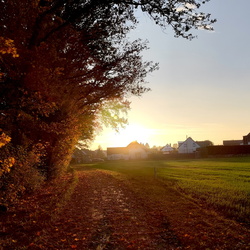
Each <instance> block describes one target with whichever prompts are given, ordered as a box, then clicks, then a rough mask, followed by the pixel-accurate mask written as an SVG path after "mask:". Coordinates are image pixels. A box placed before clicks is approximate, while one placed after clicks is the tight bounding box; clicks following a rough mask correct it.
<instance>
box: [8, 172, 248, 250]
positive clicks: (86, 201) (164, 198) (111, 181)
mask: <svg viewBox="0 0 250 250" xmlns="http://www.w3.org/2000/svg"><path fill="white" fill-rule="evenodd" d="M78 174H79V182H78V184H77V186H76V188H75V191H74V192H73V194H72V196H71V199H70V200H69V201H68V202H67V204H66V205H65V206H64V207H63V209H62V211H61V212H60V213H59V215H58V216H57V217H56V218H55V219H53V220H51V221H50V220H49V219H48V220H46V218H44V217H43V218H44V220H45V221H44V223H42V222H41V221H39V223H38V222H36V221H33V222H34V225H35V226H33V227H32V226H28V227H27V226H26V227H25V228H24V227H23V228H21V227H20V226H19V227H20V228H19V230H20V231H19V232H18V233H16V235H14V236H15V237H16V238H12V241H13V242H14V243H13V242H12V245H11V246H12V247H11V248H9V247H7V248H3V249H90V250H91V249H96V250H101V249H119V250H120V249H152V250H154V249H156V250H158V249H159V250H160V249H250V231H249V230H248V229H246V228H244V227H243V226H242V225H240V224H239V223H236V222H234V221H232V220H228V219H226V218H224V217H223V216H220V215H218V214H217V213H215V212H214V211H212V210H208V209H206V208H205V207H204V206H202V205H199V204H196V203H195V202H194V201H192V200H190V199H188V198H187V197H185V196H183V195H182V194H180V193H178V192H177V191H175V190H174V189H172V188H171V187H169V186H166V185H164V183H162V182H161V181H160V180H158V179H154V178H145V177H142V178H141V179H133V178H132V179H128V177H124V176H122V175H121V174H114V173H112V172H109V171H103V170H92V171H82V172H79V173H78ZM27 211H28V210H27ZM27 213H30V212H26V215H24V218H25V216H27ZM31 223H32V218H31ZM9 224H10V225H11V221H10V223H9ZM29 225H30V224H29ZM14 228H15V227H13V226H12V229H11V230H12V231H13V229H14ZM16 228H17V226H16ZM11 230H10V231H11ZM5 231H6V232H8V230H7V229H6V230H5ZM22 233H23V236H22ZM27 234H30V236H29V237H28V236H27ZM13 239H14V240H13ZM22 239H23V240H24V239H25V240H26V241H27V242H26V243H22V244H20V243H19V242H22ZM24 245H25V246H26V247H25V248H24V247H23V246H24ZM14 246H15V247H14Z"/></svg>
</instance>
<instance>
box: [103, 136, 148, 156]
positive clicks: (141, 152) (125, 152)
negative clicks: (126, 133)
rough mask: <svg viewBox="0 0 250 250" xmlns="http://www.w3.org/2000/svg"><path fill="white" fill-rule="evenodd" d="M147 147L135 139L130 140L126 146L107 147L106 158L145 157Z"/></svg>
mask: <svg viewBox="0 0 250 250" xmlns="http://www.w3.org/2000/svg"><path fill="white" fill-rule="evenodd" d="M147 157H148V153H147V149H146V147H145V146H143V145H141V144H140V143H138V142H137V141H134V142H131V143H130V144H129V145H128V146H127V147H113V148H107V158H108V160H132V159H146V158H147Z"/></svg>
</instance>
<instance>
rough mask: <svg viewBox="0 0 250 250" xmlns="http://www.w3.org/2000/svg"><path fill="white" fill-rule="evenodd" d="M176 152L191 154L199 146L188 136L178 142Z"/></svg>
mask: <svg viewBox="0 0 250 250" xmlns="http://www.w3.org/2000/svg"><path fill="white" fill-rule="evenodd" d="M178 144H179V147H178V152H179V153H180V154H191V153H194V152H195V151H196V150H197V148H200V146H199V145H198V144H197V143H196V142H195V141H194V140H193V139H192V138H191V137H188V138H187V139H186V140H185V141H184V142H178Z"/></svg>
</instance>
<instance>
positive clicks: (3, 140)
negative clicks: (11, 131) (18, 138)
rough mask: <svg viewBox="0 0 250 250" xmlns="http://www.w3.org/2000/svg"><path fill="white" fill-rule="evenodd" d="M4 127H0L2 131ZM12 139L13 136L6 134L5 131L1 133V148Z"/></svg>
mask: <svg viewBox="0 0 250 250" xmlns="http://www.w3.org/2000/svg"><path fill="white" fill-rule="evenodd" d="M1 131H2V129H0V132H1ZM10 140H11V137H10V136H8V135H6V134H5V133H4V132H2V133H1V134H0V148H1V147H3V146H4V145H6V144H7V143H9V142H10Z"/></svg>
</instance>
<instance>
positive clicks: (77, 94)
mask: <svg viewBox="0 0 250 250" xmlns="http://www.w3.org/2000/svg"><path fill="white" fill-rule="evenodd" d="M206 2H208V0H204V1H202V3H206ZM200 6H201V3H200V1H198V0H186V1H180V0H168V1H167V0H165V1H163V0H157V1H151V0H129V1H127V0H90V1H86V0H37V1H30V0H20V1H16V0H8V1H6V0H2V1H1V2H0V10H1V11H0V14H1V15H0V27H1V35H2V37H1V39H0V42H1V43H0V45H1V46H0V52H1V51H5V53H2V57H1V58H0V59H1V87H0V93H1V94H0V110H1V112H0V120H1V125H2V130H3V131H4V133H5V134H6V135H8V136H9V137H10V138H11V142H10V144H11V146H12V147H13V148H22V150H24V149H25V150H26V151H27V152H33V151H32V150H33V147H34V145H42V147H41V148H42V150H43V151H44V150H45V151H46V154H44V153H43V154H41V152H38V151H39V150H38V151H37V154H40V155H43V157H41V160H40V166H38V167H39V168H40V169H42V170H43V171H44V172H45V173H46V174H47V177H50V178H52V177H56V176H58V175H59V174H60V173H61V172H62V170H64V169H65V168H66V166H67V165H68V163H69V161H70V156H71V154H72V152H73V149H74V145H75V144H76V143H77V141H78V140H79V139H81V140H83V141H88V140H91V139H92V138H93V136H94V133H95V128H96V127H98V126H100V121H101V120H102V119H100V117H103V118H104V119H103V120H104V121H106V122H107V121H108V119H107V118H108V117H110V118H112V119H111V120H110V119H109V123H110V124H111V125H112V126H115V127H116V126H117V125H118V124H120V123H122V124H123V123H124V122H126V121H125V120H124V119H123V118H120V117H119V113H120V111H124V108H125V109H126V108H128V105H127V101H126V99H127V97H129V96H130V95H141V94H143V93H145V92H146V91H148V90H149V89H148V88H146V87H145V77H146V75H147V74H148V73H149V72H151V71H153V70H155V69H157V68H158V65H157V64H153V63H152V62H144V61H143V60H142V57H141V52H142V51H143V50H144V49H147V45H146V43H144V42H143V41H141V40H140V39H138V40H136V41H133V42H129V41H128V40H127V39H126V37H127V34H128V32H129V31H130V30H131V29H133V28H134V27H135V26H136V23H137V19H136V16H135V12H136V9H141V11H143V12H145V13H147V14H148V16H149V17H150V18H151V19H152V20H154V21H155V22H156V24H158V25H160V26H161V27H162V28H167V27H168V26H171V27H172V28H173V30H174V32H175V35H176V36H177V37H179V36H181V37H184V38H187V39H192V38H193V36H192V34H190V33H189V31H190V30H191V29H193V28H194V29H207V30H211V29H212V27H211V24H212V23H213V22H214V21H215V20H211V19H210V15H209V14H205V13H202V12H198V9H199V8H200ZM2 44H4V46H2ZM2 48H3V49H2ZM6 51H8V53H7V52H6ZM110 103H116V105H115V106H114V105H110ZM124 104H126V105H125V106H124ZM119 110H120V111H119ZM14 158H15V157H14ZM17 162H18V161H17ZM36 165H37V162H36ZM38 165H39V164H38ZM16 167H17V166H16ZM12 168H15V165H14V166H13V167H12Z"/></svg>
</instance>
